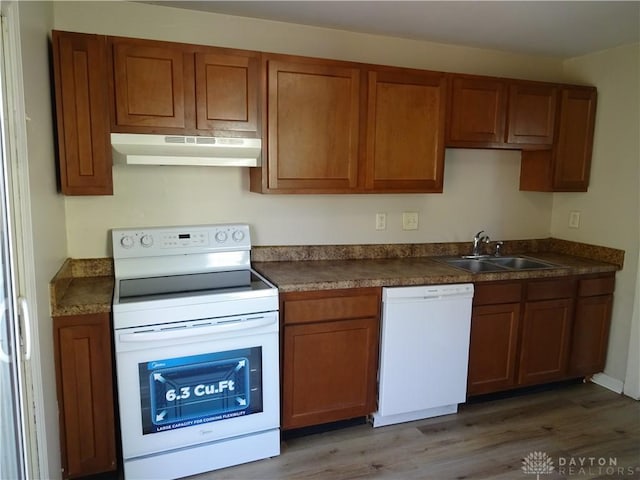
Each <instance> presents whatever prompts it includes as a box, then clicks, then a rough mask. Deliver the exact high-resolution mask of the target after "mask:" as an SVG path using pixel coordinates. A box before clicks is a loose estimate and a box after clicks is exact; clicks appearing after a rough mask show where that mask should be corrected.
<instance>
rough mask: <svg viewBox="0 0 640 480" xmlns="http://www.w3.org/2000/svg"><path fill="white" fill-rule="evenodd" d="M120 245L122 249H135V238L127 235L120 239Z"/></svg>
mask: <svg viewBox="0 0 640 480" xmlns="http://www.w3.org/2000/svg"><path fill="white" fill-rule="evenodd" d="M120 245H122V248H132V247H133V237H132V236H130V235H125V236H124V237H122V238H121V239H120Z"/></svg>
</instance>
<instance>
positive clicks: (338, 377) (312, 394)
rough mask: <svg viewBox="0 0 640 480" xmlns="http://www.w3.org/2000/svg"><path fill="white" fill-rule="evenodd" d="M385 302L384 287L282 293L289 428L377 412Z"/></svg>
mask: <svg viewBox="0 0 640 480" xmlns="http://www.w3.org/2000/svg"><path fill="white" fill-rule="evenodd" d="M380 300H381V298H380V289H378V288H371V289H350V290H333V291H313V292H299V293H285V294H283V295H282V299H281V310H280V312H281V316H282V322H283V335H282V338H283V345H282V357H283V359H282V428H283V429H284V430H287V429H292V428H300V427H306V426H310V425H317V424H321V423H328V422H333V421H338V420H345V419H349V418H355V417H360V416H365V415H368V414H370V413H372V412H373V411H375V408H376V379H377V370H378V343H379V329H380Z"/></svg>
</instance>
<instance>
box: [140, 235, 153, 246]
mask: <svg viewBox="0 0 640 480" xmlns="http://www.w3.org/2000/svg"><path fill="white" fill-rule="evenodd" d="M140 244H141V245H142V246H143V247H145V248H149V247H150V246H151V245H153V237H152V236H151V235H143V236H142V238H141V239H140Z"/></svg>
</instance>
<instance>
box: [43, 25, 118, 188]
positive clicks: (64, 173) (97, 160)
mask: <svg viewBox="0 0 640 480" xmlns="http://www.w3.org/2000/svg"><path fill="white" fill-rule="evenodd" d="M52 43H53V45H52V46H53V48H52V50H53V76H54V87H55V97H56V102H55V105H56V121H57V134H58V139H57V140H58V164H59V174H60V190H61V191H62V193H64V194H65V195H112V194H113V180H112V177H111V163H112V159H111V141H110V138H109V106H108V105H109V103H108V96H107V92H108V90H107V83H106V78H107V72H108V70H109V69H108V63H107V45H106V37H104V36H101V35H87V34H81V33H69V32H59V31H54V32H53V33H52Z"/></svg>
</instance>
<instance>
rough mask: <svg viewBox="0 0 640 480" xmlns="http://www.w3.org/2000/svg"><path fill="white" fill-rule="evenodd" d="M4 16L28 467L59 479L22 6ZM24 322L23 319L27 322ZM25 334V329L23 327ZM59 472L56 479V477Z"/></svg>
mask: <svg viewBox="0 0 640 480" xmlns="http://www.w3.org/2000/svg"><path fill="white" fill-rule="evenodd" d="M0 13H1V15H2V38H1V39H0V41H2V42H3V53H4V59H3V62H4V63H5V65H6V67H7V68H6V70H5V72H6V82H7V87H6V90H7V91H6V94H7V98H6V101H7V104H8V115H7V116H8V118H7V124H8V130H9V131H8V136H9V137H10V139H11V140H10V143H11V149H10V151H9V152H7V157H8V158H7V165H8V171H7V176H8V177H9V178H8V184H9V196H10V205H9V208H10V209H11V212H12V220H13V236H14V239H13V240H14V244H13V246H14V253H15V269H16V296H20V297H23V298H25V299H26V303H27V305H28V308H29V310H30V316H31V318H32V319H33V321H32V322H31V326H30V327H31V359H30V360H29V361H25V362H23V372H24V391H25V396H26V398H25V399H24V408H25V411H24V415H25V420H26V421H25V423H26V425H25V428H26V432H25V435H26V437H27V457H28V465H27V469H28V472H29V477H30V478H34V479H38V478H58V477H59V476H60V473H59V472H50V471H49V461H48V458H49V455H51V454H54V455H55V454H58V452H49V451H48V449H47V448H46V445H47V443H46V439H47V435H46V422H45V412H44V393H43V388H42V372H41V368H40V349H39V345H40V341H39V335H38V320H37V319H38V318H39V316H38V311H37V301H36V275H35V264H34V248H33V232H32V225H31V202H30V192H29V162H28V150H27V128H26V125H27V121H28V120H29V119H28V117H27V116H26V113H25V112H26V109H25V102H24V83H23V75H22V54H21V45H20V19H19V14H18V2H17V1H16V0H8V1H7V0H3V1H1V2H0ZM21 320H22V319H21ZM23 330H24V328H23ZM52 473H53V475H52Z"/></svg>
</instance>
